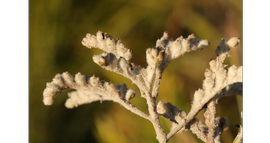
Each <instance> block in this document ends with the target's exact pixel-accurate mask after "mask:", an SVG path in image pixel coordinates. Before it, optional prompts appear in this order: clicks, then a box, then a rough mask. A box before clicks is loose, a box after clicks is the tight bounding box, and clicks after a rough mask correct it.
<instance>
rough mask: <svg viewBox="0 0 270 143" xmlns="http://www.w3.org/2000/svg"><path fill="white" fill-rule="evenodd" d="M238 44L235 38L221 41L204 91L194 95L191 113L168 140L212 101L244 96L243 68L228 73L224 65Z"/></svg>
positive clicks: (205, 82)
mask: <svg viewBox="0 0 270 143" xmlns="http://www.w3.org/2000/svg"><path fill="white" fill-rule="evenodd" d="M238 43H239V39H238V38H235V37H234V38H231V39H230V40H228V41H226V39H222V40H221V42H220V44H219V46H218V48H217V49H216V51H215V53H216V55H217V56H218V57H217V58H216V59H214V60H211V61H210V63H209V65H210V69H207V70H206V72H205V77H206V78H205V80H204V81H203V89H199V90H197V91H196V92H195V93H194V98H193V104H192V106H191V110H190V112H189V113H188V115H187V116H186V117H185V118H184V119H183V120H181V122H180V123H179V125H178V126H177V127H176V128H174V129H173V130H171V131H170V133H168V135H167V139H170V138H171V137H172V136H173V135H174V134H176V133H177V132H178V131H179V130H181V129H182V128H183V127H184V126H185V125H186V124H188V123H189V122H190V121H191V120H192V119H193V118H194V117H195V116H196V115H197V114H198V112H199V111H200V110H201V109H202V108H203V107H204V106H205V104H208V103H210V101H211V100H216V99H218V98H221V97H224V96H229V95H242V66H241V67H238V68H237V67H236V66H232V67H231V68H229V70H228V73H227V71H226V70H225V69H224V68H225V67H226V66H225V65H223V62H224V60H225V58H226V57H228V56H229V50H230V49H231V48H234V47H235V46H237V45H238ZM211 134H212V132H211Z"/></svg>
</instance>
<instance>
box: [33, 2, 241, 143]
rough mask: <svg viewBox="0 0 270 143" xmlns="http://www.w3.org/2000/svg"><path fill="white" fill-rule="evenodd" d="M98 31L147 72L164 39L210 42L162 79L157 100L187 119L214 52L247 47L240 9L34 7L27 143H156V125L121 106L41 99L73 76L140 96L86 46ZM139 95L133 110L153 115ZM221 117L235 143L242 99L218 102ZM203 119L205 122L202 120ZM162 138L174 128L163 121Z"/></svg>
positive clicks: (235, 58)
mask: <svg viewBox="0 0 270 143" xmlns="http://www.w3.org/2000/svg"><path fill="white" fill-rule="evenodd" d="M98 30H101V31H103V32H107V33H108V34H109V35H112V36H113V37H114V38H115V39H116V38H121V40H122V41H123V42H124V43H125V45H126V46H127V47H128V48H129V49H131V50H132V51H133V57H134V58H133V59H132V62H134V63H135V64H136V65H141V66H143V67H145V66H146V62H145V50H146V49H147V48H149V47H153V46H155V42H156V40H157V38H159V37H161V36H162V34H163V32H164V31H167V32H168V33H169V37H171V38H174V39H175V38H177V37H179V36H181V35H183V36H184V37H187V36H188V35H189V34H191V33H195V35H196V36H197V37H199V38H202V39H208V40H209V41H210V43H211V45H210V46H209V47H208V48H207V49H204V50H202V51H198V52H194V53H188V54H186V55H184V56H182V57H180V58H178V59H177V60H175V61H173V62H172V63H171V64H170V65H169V66H168V68H167V69H166V71H165V72H164V74H163V79H162V82H161V88H160V94H159V95H160V96H159V97H158V100H162V101H163V102H171V103H173V104H174V105H176V106H178V107H179V108H181V109H183V110H185V111H187V112H188V111H189V109H190V102H191V101H192V98H193V97H192V96H193V94H194V91H195V90H197V89H198V88H201V86H202V85H201V84H202V80H203V79H204V76H203V73H204V70H205V69H206V68H207V67H208V62H209V60H210V59H211V58H214V57H215V55H214V49H215V48H216V46H217V45H218V44H219V42H220V40H221V38H227V39H228V38H230V37H232V36H237V37H239V38H240V39H242V1H233V0H229V1H212V0H205V1H195V0H190V1H183V0H167V1H154V0H149V1H143V0H136V1H135V0H130V1H127V0H104V1H97V0H92V1H86V0H76V1H75V0H58V1H53V0H46V1H45V0H40V1H34V0H30V1H29V40H30V41H29V142H30V143H36V142H38V143H58V142H65V143H68V142H77V143H80V142H81V143H84V142H117V143H118V142H123V143H125V142H134V143H137V142H141V143H143V142H156V139H155V132H154V129H153V127H152V124H151V123H150V122H149V121H147V120H145V119H142V118H140V117H138V116H136V115H134V114H132V113H130V112H129V111H127V110H126V109H124V108H123V107H121V106H120V105H118V104H115V103H112V102H103V103H102V104H100V103H99V102H96V103H92V104H87V105H83V106H79V107H78V108H75V109H72V110H69V109H66V108H65V107H64V103H65V100H66V99H67V95H66V94H67V92H64V93H61V94H60V95H59V96H58V97H57V98H56V101H55V103H54V104H53V105H52V106H50V107H46V106H44V105H43V103H42V92H43V90H44V88H45V85H46V82H50V81H51V80H52V78H53V77H54V75H55V74H56V73H62V72H64V71H68V72H70V73H71V74H72V75H74V74H76V73H77V72H81V73H82V74H86V75H90V76H91V75H96V76H98V77H100V78H101V79H103V80H106V81H111V82H113V83H115V84H121V83H127V85H128V87H130V88H133V89H135V90H136V91H137V93H138V92H139V91H138V88H137V87H136V86H135V85H132V84H131V82H130V80H128V79H126V78H124V77H121V76H120V75H117V74H114V73H112V72H109V71H105V70H104V69H102V68H101V67H99V66H97V65H96V64H94V63H93V61H92V56H93V55H94V54H100V53H101V51H100V50H98V49H91V50H89V49H87V48H86V47H84V46H82V45H81V40H82V38H83V37H84V36H85V34H86V33H91V34H95V33H96V32H97V31H98ZM231 55H232V57H231V58H230V59H229V60H227V61H226V62H227V63H228V64H229V65H232V64H236V65H237V66H239V65H242V44H240V46H238V47H237V48H236V49H233V50H232V51H231ZM139 96H140V95H139V93H138V94H137V97H136V98H135V99H132V100H131V102H132V103H133V104H135V105H136V106H137V107H138V108H140V109H141V110H143V111H145V112H147V106H146V105H145V103H146V102H145V100H144V99H142V98H140V97H139ZM217 112H218V116H222V117H223V116H226V117H227V118H228V119H229V121H230V128H229V129H228V130H226V131H225V132H224V133H223V135H222V138H221V139H222V142H224V143H227V142H232V141H233V138H234V137H235V136H236V134H237V128H236V127H235V124H240V123H241V121H240V116H239V112H238V105H237V100H236V97H226V98H223V99H221V100H220V101H219V105H218V108H217ZM198 118H200V119H203V116H202V113H200V114H198ZM160 120H161V122H162V125H163V126H164V128H165V129H164V130H165V131H166V132H168V131H169V129H170V122H169V121H168V120H166V119H164V118H160ZM174 142H188V143H192V142H201V141H200V140H198V139H197V138H196V136H194V135H193V134H191V133H190V132H185V133H183V134H178V135H176V136H175V137H173V138H172V139H171V140H170V143H174Z"/></svg>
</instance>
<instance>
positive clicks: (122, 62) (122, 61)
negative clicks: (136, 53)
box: [119, 58, 129, 72]
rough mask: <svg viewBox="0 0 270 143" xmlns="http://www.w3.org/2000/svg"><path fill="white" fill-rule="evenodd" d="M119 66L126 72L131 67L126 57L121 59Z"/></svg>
mask: <svg viewBox="0 0 270 143" xmlns="http://www.w3.org/2000/svg"><path fill="white" fill-rule="evenodd" d="M119 66H120V68H121V69H122V70H123V71H124V72H127V70H128V67H129V65H128V63H127V61H126V60H125V59H124V58H120V59H119Z"/></svg>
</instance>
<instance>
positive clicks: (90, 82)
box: [43, 72, 149, 119]
mask: <svg viewBox="0 0 270 143" xmlns="http://www.w3.org/2000/svg"><path fill="white" fill-rule="evenodd" d="M66 89H76V90H77V91H73V92H71V93H69V94H68V96H69V99H68V100H67V101H66V103H65V106H66V107H67V108H74V107H77V106H78V105H82V104H87V103H92V102H94V101H105V100H110V101H114V102H117V103H119V104H121V105H122V106H124V107H125V108H127V109H128V110H130V111H131V112H133V113H135V114H137V115H139V116H141V117H143V118H145V119H149V116H148V115H147V114H145V113H143V112H142V111H140V110H139V109H138V108H136V107H135V106H134V105H132V104H131V103H130V102H129V100H130V99H131V98H133V97H135V94H136V92H135V90H132V89H128V88H127V87H126V85H125V84H121V85H117V86H115V85H114V84H112V83H109V82H105V81H100V80H99V78H96V77H95V76H92V77H90V78H89V77H87V76H85V75H82V74H81V73H77V74H76V75H75V82H74V81H73V77H72V76H71V75H70V74H69V73H68V72H64V73H63V74H62V75H61V74H57V75H56V76H55V77H54V78H53V81H52V82H50V83H47V87H46V88H45V89H44V92H43V102H44V104H45V105H52V104H53V102H54V99H55V97H56V95H57V94H58V93H61V92H62V91H63V90H66Z"/></svg>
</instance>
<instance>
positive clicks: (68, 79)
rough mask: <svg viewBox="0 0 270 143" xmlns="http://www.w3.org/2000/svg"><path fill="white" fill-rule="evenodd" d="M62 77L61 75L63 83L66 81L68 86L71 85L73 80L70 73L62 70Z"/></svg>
mask: <svg viewBox="0 0 270 143" xmlns="http://www.w3.org/2000/svg"><path fill="white" fill-rule="evenodd" d="M62 77H63V79H64V81H65V83H66V84H67V85H68V86H70V85H72V84H73V83H74V82H73V77H72V75H71V74H69V73H68V72H64V73H63V74H62Z"/></svg>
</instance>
